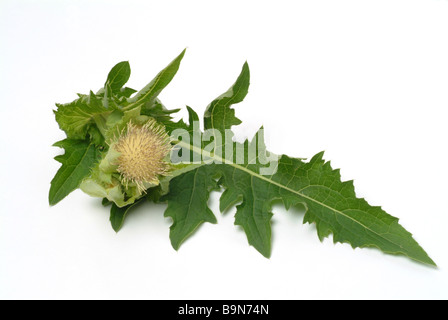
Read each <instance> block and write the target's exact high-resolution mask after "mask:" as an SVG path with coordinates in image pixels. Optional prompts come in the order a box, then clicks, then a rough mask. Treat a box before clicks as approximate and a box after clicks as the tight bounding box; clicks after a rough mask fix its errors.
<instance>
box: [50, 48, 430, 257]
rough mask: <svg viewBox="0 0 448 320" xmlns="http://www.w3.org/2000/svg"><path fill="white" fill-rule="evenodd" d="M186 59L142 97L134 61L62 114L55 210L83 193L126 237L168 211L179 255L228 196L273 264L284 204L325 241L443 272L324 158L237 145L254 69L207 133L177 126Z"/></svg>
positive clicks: (222, 104)
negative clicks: (135, 212)
mask: <svg viewBox="0 0 448 320" xmlns="http://www.w3.org/2000/svg"><path fill="white" fill-rule="evenodd" d="M184 54H185V50H184V51H183V52H182V53H181V54H180V55H179V56H178V57H177V58H176V59H174V60H173V61H172V62H171V63H170V64H169V65H168V66H167V67H166V68H165V69H163V70H162V71H161V72H160V73H159V74H158V75H157V76H156V77H155V78H154V80H152V81H151V82H150V83H149V84H148V85H147V86H145V87H144V88H143V89H142V90H140V91H138V92H137V91H136V90H133V89H131V88H128V87H125V84H126V83H127V81H128V79H129V77H130V73H131V70H130V66H129V63H128V62H120V63H118V64H117V65H116V66H114V67H113V68H112V70H111V71H110V73H109V75H108V77H107V80H106V82H105V84H104V86H103V87H102V88H101V89H100V90H98V91H97V92H96V93H94V92H93V91H90V92H89V93H88V94H78V99H76V100H75V101H73V102H71V103H68V104H57V105H56V106H57V110H56V111H55V116H56V121H57V122H58V124H59V127H60V128H61V130H63V131H64V132H65V133H66V135H67V138H66V139H64V140H63V141H59V142H57V143H56V144H55V146H56V147H60V148H63V149H65V154H63V155H60V156H57V157H56V158H55V159H56V160H57V161H59V162H60V163H61V164H62V166H61V168H60V169H59V171H58V172H57V174H56V176H55V177H54V179H53V181H52V182H51V188H50V195H49V201H50V205H55V204H57V203H58V202H60V201H61V200H63V199H64V198H65V197H66V196H67V195H69V194H70V193H71V192H72V191H74V190H75V189H78V188H80V189H81V190H82V191H84V192H85V193H86V194H88V195H90V196H93V197H98V198H101V199H102V201H103V204H104V206H110V221H111V224H112V227H113V229H114V230H115V231H117V232H118V231H119V230H120V228H121V227H122V226H123V224H124V221H125V218H126V217H127V215H128V214H129V213H130V212H132V209H133V208H134V207H135V206H136V205H137V204H139V203H141V202H143V201H152V202H157V203H167V208H166V211H165V216H166V217H170V218H171V219H172V221H173V223H172V225H171V228H170V240H171V243H172V245H173V247H174V248H175V249H176V250H177V249H179V247H180V246H181V244H182V243H183V242H184V241H185V240H186V239H187V238H188V237H189V236H190V235H191V234H192V233H193V232H194V231H195V230H196V229H197V228H198V227H199V226H200V225H202V224H203V223H205V222H208V223H216V222H217V220H216V217H215V214H214V213H213V212H212V211H211V210H210V209H209V207H208V198H209V195H210V192H211V191H213V190H223V193H222V196H221V198H220V211H221V212H225V211H227V210H229V209H230V208H232V207H234V206H236V214H235V224H236V225H239V226H241V227H242V228H243V230H244V231H245V233H246V235H247V239H248V242H249V244H250V245H252V246H253V247H254V248H255V249H256V250H258V251H259V252H260V253H261V254H263V255H264V256H265V257H269V256H270V255H271V219H272V216H273V213H272V212H271V207H272V203H273V202H274V201H278V200H281V201H282V203H283V204H284V206H285V208H286V209H289V208H290V207H291V206H295V205H297V204H303V205H304V206H305V208H306V213H305V215H304V218H303V221H304V223H310V224H311V223H313V224H315V225H316V229H317V234H318V237H319V239H320V240H323V239H324V238H326V237H328V236H329V235H330V234H332V235H333V240H334V242H335V243H336V242H341V243H349V244H351V246H352V247H353V248H356V247H361V248H363V247H375V248H378V249H380V250H382V251H383V252H385V253H389V254H396V255H404V256H407V257H409V258H411V259H413V260H415V261H418V262H421V263H424V264H429V265H435V263H434V261H433V260H431V258H430V257H429V256H428V255H427V254H426V252H425V251H424V250H423V249H422V248H421V247H420V246H419V244H418V243H417V242H416V241H415V240H414V239H413V237H412V235H411V234H410V233H409V232H408V231H406V230H405V229H404V228H403V227H402V226H401V225H400V224H399V223H398V219H397V218H395V217H393V216H391V215H389V214H388V213H386V212H385V211H384V210H383V209H382V208H381V207H377V206H371V205H369V204H368V203H367V201H366V200H364V199H360V198H357V197H356V194H355V190H354V186H353V182H352V181H346V182H342V181H341V176H340V173H339V170H334V169H333V168H332V167H331V165H330V163H329V162H327V161H325V160H324V159H323V153H319V154H317V155H315V156H314V157H312V158H311V159H310V160H309V161H306V160H305V159H299V158H291V157H288V156H286V155H281V156H278V155H275V154H272V153H270V152H268V150H267V149H266V146H265V143H264V131H263V128H261V129H260V130H259V131H258V132H257V133H256V135H255V136H254V138H253V139H251V140H247V141H245V142H244V143H238V142H235V139H234V136H233V132H232V127H233V126H236V125H240V124H241V121H240V120H239V119H238V118H237V117H236V116H235V110H234V109H233V105H235V104H238V103H240V102H242V101H243V99H244V98H245V96H246V95H247V93H248V89H249V79H250V72H249V66H248V64H247V63H245V64H244V65H243V68H242V70H241V73H240V75H239V76H238V78H237V80H236V82H235V83H234V84H233V85H232V86H231V87H230V89H229V90H228V91H226V92H225V93H224V94H222V95H221V96H219V97H217V98H216V99H215V100H213V101H212V102H211V103H210V104H209V105H208V107H207V109H206V111H205V114H204V117H203V127H204V130H203V131H201V129H200V127H201V126H200V124H199V116H198V114H197V113H196V112H195V111H194V110H193V109H192V108H190V107H187V110H188V114H189V120H188V121H187V122H185V121H184V120H180V121H173V118H172V117H171V115H172V114H173V113H176V112H178V111H179V109H175V110H169V109H167V108H166V107H165V106H164V105H163V104H162V102H161V101H160V99H159V98H158V95H159V94H160V92H161V91H162V90H163V89H164V88H165V87H166V86H167V85H168V84H169V83H170V81H171V80H172V79H173V77H174V75H175V74H176V73H177V71H178V69H179V65H180V63H181V60H182V59H183V57H184Z"/></svg>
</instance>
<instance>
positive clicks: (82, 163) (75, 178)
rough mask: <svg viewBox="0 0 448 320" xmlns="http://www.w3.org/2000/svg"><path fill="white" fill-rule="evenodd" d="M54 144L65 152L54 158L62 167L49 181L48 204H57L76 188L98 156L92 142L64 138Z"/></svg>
mask: <svg viewBox="0 0 448 320" xmlns="http://www.w3.org/2000/svg"><path fill="white" fill-rule="evenodd" d="M54 146H56V147H60V148H64V149H65V154H64V155H61V156H57V157H56V158H55V160H57V161H59V162H60V163H62V167H61V168H60V169H59V171H58V172H57V173H56V176H55V177H54V179H53V181H52V182H51V188H50V194H49V202H50V205H55V204H57V203H58V202H60V201H61V200H63V199H64V198H65V197H66V196H68V195H69V194H70V193H71V192H72V191H74V190H75V189H77V188H78V187H79V185H80V184H81V181H82V180H83V179H84V178H85V177H86V176H88V175H89V173H90V170H91V168H92V167H93V166H94V165H95V164H96V162H97V161H98V160H99V157H100V153H99V151H98V150H97V149H96V147H95V146H94V144H93V143H90V142H88V141H83V140H72V139H66V140H63V141H60V142H57V143H55V144H54Z"/></svg>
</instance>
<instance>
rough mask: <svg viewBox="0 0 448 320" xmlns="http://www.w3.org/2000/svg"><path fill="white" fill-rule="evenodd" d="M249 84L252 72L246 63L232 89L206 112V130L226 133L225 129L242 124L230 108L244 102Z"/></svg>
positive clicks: (214, 102)
mask: <svg viewBox="0 0 448 320" xmlns="http://www.w3.org/2000/svg"><path fill="white" fill-rule="evenodd" d="M249 84H250V71H249V65H248V64H247V62H246V63H245V64H244V66H243V69H242V70H241V73H240V75H239V76H238V79H237V80H236V82H235V83H234V84H233V85H232V87H230V89H229V90H228V91H227V92H226V93H224V94H222V95H221V96H219V97H218V98H216V99H215V100H213V102H212V103H211V104H210V105H209V106H208V107H207V109H206V110H205V114H204V128H205V129H218V130H220V131H221V132H224V130H225V129H230V128H231V127H232V126H234V125H239V124H241V120H240V119H238V118H237V117H235V110H233V109H231V108H230V107H231V106H232V105H233V104H237V103H240V102H241V101H243V100H244V98H245V97H246V95H247V93H248V90H249Z"/></svg>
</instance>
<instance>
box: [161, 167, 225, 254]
mask: <svg viewBox="0 0 448 320" xmlns="http://www.w3.org/2000/svg"><path fill="white" fill-rule="evenodd" d="M208 169H209V168H208V167H207V166H203V167H199V168H197V169H195V170H192V171H189V172H187V173H185V174H183V175H181V176H179V177H176V178H174V179H172V180H171V183H170V192H169V194H168V195H166V196H165V197H164V198H162V201H167V202H168V207H167V209H166V211H165V217H171V218H172V219H173V225H172V226H171V228H170V240H171V244H172V246H173V248H174V249H176V250H178V249H179V247H180V245H181V244H182V242H184V240H185V239H186V238H187V237H188V236H189V235H190V234H192V233H193V232H194V231H195V230H196V229H197V228H198V227H199V226H200V225H201V224H202V223H204V222H210V223H216V222H217V221H216V217H215V215H214V214H213V212H212V211H211V210H210V209H209V208H208V205H207V202H208V197H209V193H210V191H211V190H214V189H216V188H217V184H216V181H214V180H213V179H212V177H211V176H210V174H209V173H208V172H207V170H208Z"/></svg>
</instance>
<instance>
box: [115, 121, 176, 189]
mask: <svg viewBox="0 0 448 320" xmlns="http://www.w3.org/2000/svg"><path fill="white" fill-rule="evenodd" d="M113 148H114V149H115V150H116V151H117V152H119V153H120V155H119V157H118V159H117V165H118V169H117V171H118V172H119V173H120V174H121V177H122V180H123V182H124V183H125V184H126V185H128V184H129V183H134V184H136V185H137V187H138V188H139V190H141V191H145V189H146V188H145V183H146V184H147V183H149V184H158V183H159V176H160V175H165V174H166V173H167V172H168V170H169V164H168V163H167V162H166V161H165V157H166V156H167V155H168V154H169V153H170V151H171V149H172V146H171V144H170V141H169V136H168V134H167V133H166V131H165V128H164V127H163V126H161V125H159V124H158V123H157V122H156V121H154V120H150V121H148V122H147V123H146V124H144V125H142V126H139V125H135V124H133V123H132V122H129V123H128V125H127V127H126V128H125V129H124V130H123V132H122V133H121V135H120V136H119V137H118V139H117V140H116V142H115V144H114V146H113Z"/></svg>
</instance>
